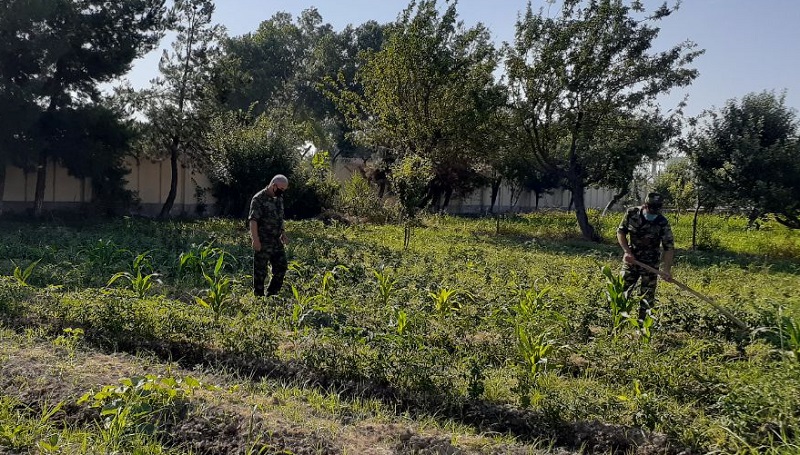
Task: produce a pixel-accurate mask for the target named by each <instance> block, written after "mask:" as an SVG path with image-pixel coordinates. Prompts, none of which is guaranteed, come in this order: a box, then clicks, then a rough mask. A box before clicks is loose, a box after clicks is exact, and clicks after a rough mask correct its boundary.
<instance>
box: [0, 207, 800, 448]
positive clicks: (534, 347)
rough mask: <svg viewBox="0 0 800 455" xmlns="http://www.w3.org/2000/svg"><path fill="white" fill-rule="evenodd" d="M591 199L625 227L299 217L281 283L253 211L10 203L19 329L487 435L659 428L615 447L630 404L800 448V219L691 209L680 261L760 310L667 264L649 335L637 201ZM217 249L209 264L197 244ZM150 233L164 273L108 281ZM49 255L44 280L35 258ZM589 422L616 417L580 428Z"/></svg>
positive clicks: (715, 430) (632, 418) (721, 440)
mask: <svg viewBox="0 0 800 455" xmlns="http://www.w3.org/2000/svg"><path fill="white" fill-rule="evenodd" d="M591 218H592V219H593V220H594V221H595V223H596V224H597V226H598V228H599V231H600V233H601V235H602V236H603V238H605V239H610V240H608V241H607V243H602V244H593V243H588V242H585V241H583V240H581V239H580V236H579V232H578V231H577V228H576V226H575V221H574V218H573V217H572V215H569V214H563V213H558V212H553V213H537V214H532V215H525V216H518V217H506V218H503V219H501V220H500V224H499V230H498V224H497V223H496V220H494V219H465V218H454V217H430V218H427V219H425V220H424V227H421V228H417V229H415V230H414V233H413V237H412V239H411V244H410V248H409V249H408V250H406V251H404V250H403V236H404V233H403V227H402V226H393V225H384V226H375V225H365V226H351V227H346V226H337V227H328V228H326V227H323V226H322V225H321V224H320V223H317V222H289V223H288V224H287V225H288V229H289V234H290V237H291V238H292V239H293V242H292V243H291V244H290V246H289V250H288V253H289V259H290V271H289V273H288V274H287V279H286V286H285V288H284V289H283V291H282V294H281V296H279V297H278V298H272V299H269V300H267V301H263V300H256V299H255V298H254V297H252V296H251V293H250V289H249V283H250V277H249V274H250V273H251V271H250V267H251V265H250V264H251V262H250V261H251V258H250V250H249V241H248V234H247V232H246V230H245V228H244V223H242V222H241V221H228V220H206V221H194V222H166V223H157V222H153V221H146V220H132V219H122V220H115V221H108V222H105V223H91V224H89V223H87V224H83V225H62V224H57V223H48V224H26V223H18V222H17V223H14V222H0V231H2V232H3V233H4V235H3V236H2V240H0V258H2V259H0V275H4V276H6V278H0V313H1V314H2V315H3V320H4V325H5V326H6V327H9V328H11V329H13V330H15V331H17V332H19V333H24V332H25V331H26V330H29V331H31V330H35V331H40V332H42V333H44V334H46V336H49V337H52V338H53V339H56V338H57V337H59V336H60V337H61V340H62V341H61V343H62V346H60V347H59V349H62V350H64V349H67V350H68V349H69V347H70V346H71V344H70V343H71V342H74V341H75V340H73V339H72V338H74V337H75V336H76V335H75V333H77V332H64V330H63V329H65V328H76V329H77V328H80V329H82V330H83V333H82V334H81V335H80V337H81V339H80V344H81V345H85V346H86V347H87V349H103V350H112V351H113V350H122V351H127V352H132V353H135V352H137V351H141V350H146V351H148V352H151V353H153V354H154V355H155V356H156V357H157V358H162V359H165V360H169V359H180V362H181V363H182V365H184V366H187V367H191V366H192V365H195V364H204V365H207V366H208V367H209V368H212V369H220V370H221V371H222V370H224V371H231V372H233V373H234V374H236V375H241V376H243V377H246V378H249V380H252V381H254V382H253V385H252V390H254V393H266V391H267V390H269V389H270V387H275V386H263V385H262V386H258V384H259V383H261V382H260V381H278V383H283V384H287V385H288V387H289V389H286V390H284V391H282V392H280V393H279V394H278V396H279V397H285V396H288V394H290V393H294V392H290V390H296V388H297V387H300V388H301V389H303V390H306V392H303V393H304V394H305V395H306V398H305V399H306V400H307V402H308V404H309V406H310V407H311V408H312V409H314V410H316V411H315V412H319V413H321V414H320V415H324V416H327V417H329V418H333V419H342V418H345V419H352V418H355V419H356V420H364V419H379V420H381V421H383V420H391V419H392V418H397V416H401V415H408V416H410V417H411V418H412V419H415V420H416V421H417V422H419V423H420V424H421V423H422V422H426V421H429V420H430V419H432V420H433V421H435V422H438V424H437V425H439V426H440V428H441V429H443V430H442V431H444V430H446V429H447V428H448V426H452V428H454V430H452V431H453V432H454V433H453V434H455V436H458V435H461V436H462V437H464V438H467V439H469V438H474V435H475V434H482V433H490V434H495V433H499V434H502V435H506V436H505V437H507V438H511V439H509V440H507V441H517V442H516V443H520V444H523V443H524V444H531V445H532V446H536V447H542V444H543V441H544V446H545V447H546V446H547V445H550V444H553V445H555V446H562V447H567V448H571V449H575V450H577V449H579V448H580V447H586V448H587V449H590V450H595V451H604V450H611V449H617V450H628V449H631V447H633V445H635V444H637V443H641V442H642V441H633V440H629V441H628V442H624V443H618V445H617V446H613V447H606V446H604V445H603V444H604V442H603V441H604V440H607V439H609V438H607V437H604V434H606V433H607V432H611V431H615V430H613V428H616V427H615V425H616V426H622V428H626V427H635V428H642V429H644V430H645V432H646V434H664V435H666V436H667V437H668V441H669V442H668V443H669V444H671V445H672V446H676V447H688V448H692V449H694V450H696V451H700V452H706V451H718V452H722V453H751V452H755V451H772V452H774V453H780V452H781V451H792V450H794V449H795V448H797V446H798V444H800V435H798V434H797V432H796V431H797V430H796V428H800V401H799V400H797V399H796V396H797V390H800V375H799V374H798V373H800V362H799V361H798V360H800V359H798V358H797V357H796V356H797V352H800V351H798V350H797V349H798V347H797V346H794V344H796V343H797V341H796V337H795V338H792V337H791V336H790V334H789V333H788V332H786V330H784V329H786V328H790V327H792V326H791V324H789V325H787V324H786V323H784V322H782V321H787V320H788V321H791V322H792V323H793V324H794V326H795V327H796V326H798V321H800V297H798V294H797V293H796V290H797V289H800V233H797V232H793V231H789V230H786V229H785V228H783V227H781V226H779V225H777V224H774V223H766V224H764V225H762V226H761V228H760V229H759V230H747V229H746V220H744V219H742V218H737V217H728V218H723V217H717V216H703V217H701V220H700V225H701V232H702V233H703V234H702V238H703V241H704V243H703V246H704V247H707V248H709V249H704V250H700V251H689V250H688V247H689V246H690V244H691V217H689V216H686V215H684V216H681V217H679V219H678V220H677V222H676V220H675V219H674V218H671V220H672V221H673V230H674V232H675V235H676V245H677V247H678V249H679V251H678V254H677V258H676V265H675V268H674V269H673V275H674V276H675V278H676V279H678V280H680V281H682V282H684V283H686V284H688V285H689V286H691V287H692V288H694V289H696V290H698V291H699V292H701V293H703V294H706V295H709V296H711V297H712V298H713V299H714V300H715V301H716V302H717V303H718V304H719V305H721V306H723V307H725V308H727V309H728V310H730V311H732V312H733V313H734V314H735V315H736V316H737V317H738V318H740V319H742V320H743V321H745V322H746V323H747V324H748V326H749V327H750V328H751V331H750V333H745V334H743V333H741V332H739V331H737V330H736V328H735V327H732V326H731V325H730V324H729V323H728V321H727V320H726V319H725V318H724V317H723V316H722V315H720V314H719V313H717V312H716V311H715V310H714V308H712V307H711V306H709V305H708V304H706V303H704V302H702V301H700V300H698V299H696V298H694V297H692V296H691V295H687V294H684V293H682V292H681V291H680V290H679V289H677V288H676V287H672V286H670V285H668V284H666V283H660V284H659V290H658V295H659V302H658V304H657V305H656V307H655V308H654V317H655V324H654V326H653V327H652V328H651V331H652V333H651V334H650V335H651V339H650V340H649V342H648V341H647V337H642V336H641V334H640V333H639V332H637V330H636V327H634V326H632V325H625V324H622V325H619V326H618V327H617V330H615V324H614V319H613V316H612V312H611V309H610V308H609V307H608V304H607V303H606V295H605V292H606V281H605V278H604V277H603V275H602V273H601V267H602V266H610V267H611V268H612V270H618V268H619V260H620V252H619V247H618V246H616V245H615V243H613V242H612V240H613V239H614V230H615V228H616V224H617V223H618V221H619V220H618V218H619V215H618V214H614V215H611V216H609V217H606V218H605V219H600V218H599V215H598V214H596V213H592V214H591ZM498 231H499V232H498ZM203 251H205V252H206V253H207V254H206V256H204V259H203V260H204V261H206V262H208V264H209V265H208V266H201V265H197V264H200V262H196V264H195V266H191V267H190V266H187V265H186V264H188V263H187V262H186V260H185V258H186V257H188V256H189V255H195V256H196V257H198V258H199V257H200V255H201V253H202V252H203ZM145 252H149V253H148V256H147V258H148V261H149V264H148V268H147V269H146V270H144V272H143V273H145V274H149V273H157V274H158V277H159V278H160V282H155V281H154V282H152V286H151V287H150V288H148V290H147V292H140V291H141V289H138V288H136V289H132V287H131V286H130V283H127V284H126V283H123V280H119V281H118V282H116V283H112V284H111V285H107V283H108V282H109V280H110V278H111V277H113V276H114V275H115V274H120V273H123V272H129V271H130V269H131V263H133V260H134V259H135V258H137V257H138V256H139V255H141V254H143V253H145ZM223 253H224V261H220V262H215V261H216V260H217V258H219V257H222V254H223ZM181 255H183V257H184V265H183V266H182V265H181V260H180V257H181ZM40 259H41V261H40V262H39V263H38V264H37V265H36V267H35V268H33V269H32V270H31V272H30V274H29V275H28V276H27V277H26V279H25V284H27V285H23V284H22V283H19V282H18V280H15V279H14V278H13V275H14V274H13V272H14V270H15V267H17V266H19V265H26V264H30V263H32V262H33V261H36V260H40ZM15 264H17V265H15ZM217 264H218V265H219V268H218V269H217V270H216V271H215V272H214V273H213V275H214V276H215V277H217V278H219V279H223V278H224V279H230V280H231V281H230V287H229V289H228V290H227V291H226V295H225V299H224V304H222V305H217V306H214V307H213V308H206V307H204V306H201V305H198V304H197V303H196V298H198V297H200V298H205V299H207V298H208V296H209V295H210V294H209V287H208V286H209V284H208V280H207V279H204V277H203V271H204V270H205V272H206V275H207V276H211V274H212V271H213V270H214V267H215V265H217ZM139 265H142V264H141V261H140V264H139ZM208 267H210V268H208ZM134 272H138V270H136V271H134ZM132 276H133V275H132ZM212 281H213V280H212ZM293 288H294V289H293ZM293 291H294V293H293ZM779 326H780V327H782V329H779ZM71 337H72V338H71ZM521 340H524V342H523V341H521ZM65 346H66V347H65ZM72 349H74V348H72ZM292 388H295V389H292ZM272 393H276V392H274V391H273V392H272ZM281 400H283V398H279V401H281ZM0 416H2V414H0ZM298 416H300V417H302V416H303V414H302V413H301V414H298ZM354 416H355V417H354ZM31 418H33V417H31ZM2 421H4V420H2V417H0V422H2ZM581 422H592V425H593V426H592V428H593V431H594V436H590V437H588V438H587V439H586V440H584V441H569V437H568V436H567V435H568V434H570V432H573V433H574V432H575V431H576V430H575V429H576V428H577V426H578V425H581ZM467 428H469V429H472V430H470V431H471V432H473V433H472V434H470V431H468V430H467ZM447 431H450V430H447ZM590 433H591V432H590ZM455 436H454V437H455ZM606 436H607V434H606ZM455 439H458V437H455ZM623 439H624V438H623ZM473 443H474V441H472V442H469V443H466V442H465V443H464V444H465V447H466V446H470V444H473ZM626 444H628V445H626Z"/></svg>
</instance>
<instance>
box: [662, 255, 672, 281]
mask: <svg viewBox="0 0 800 455" xmlns="http://www.w3.org/2000/svg"><path fill="white" fill-rule="evenodd" d="M663 259H664V264H663V265H662V267H661V268H662V270H661V271H662V272H664V273H666V274H667V275H669V276H670V279H672V261H673V260H674V259H675V250H667V251H664V256H663ZM664 279H666V277H664ZM667 281H669V280H667Z"/></svg>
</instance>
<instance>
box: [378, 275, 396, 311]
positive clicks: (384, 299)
mask: <svg viewBox="0 0 800 455" xmlns="http://www.w3.org/2000/svg"><path fill="white" fill-rule="evenodd" d="M372 274H373V275H375V278H376V279H377V280H378V297H379V298H380V301H381V304H382V305H383V306H387V305H388V304H389V300H390V299H391V298H392V294H394V289H395V288H394V286H395V285H396V284H397V280H395V279H394V278H392V277H391V275H389V272H388V271H384V272H381V271H378V270H373V271H372Z"/></svg>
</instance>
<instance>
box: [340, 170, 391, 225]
mask: <svg viewBox="0 0 800 455" xmlns="http://www.w3.org/2000/svg"><path fill="white" fill-rule="evenodd" d="M336 208H337V209H338V210H340V211H341V212H343V213H346V214H347V215H352V216H354V217H357V218H362V219H365V220H367V221H370V222H373V223H385V222H386V221H387V220H388V219H389V213H388V210H387V209H386V208H385V207H384V204H383V201H382V200H381V198H379V197H378V194H377V192H376V191H375V189H374V188H373V187H372V185H370V183H369V181H367V179H366V178H364V176H363V175H361V174H360V173H358V172H356V173H355V174H353V175H352V176H351V177H350V178H349V179H348V180H347V181H345V182H344V185H343V186H342V188H341V190H340V192H339V199H338V201H337V207H336Z"/></svg>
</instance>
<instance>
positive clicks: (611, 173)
mask: <svg viewBox="0 0 800 455" xmlns="http://www.w3.org/2000/svg"><path fill="white" fill-rule="evenodd" d="M681 116H682V112H681V110H677V111H676V112H674V113H673V114H672V115H670V116H668V117H664V116H662V115H661V113H660V112H659V110H658V109H653V110H651V111H644V112H636V113H634V114H633V115H631V114H630V113H627V112H623V113H620V114H619V117H618V118H616V119H615V125H616V126H617V128H616V129H615V131H614V132H613V134H604V135H601V136H600V137H599V138H598V144H597V145H596V149H598V150H600V151H602V152H601V153H598V154H597V155H596V156H595V157H593V158H595V159H591V160H587V161H591V164H590V165H589V166H590V168H591V169H592V171H591V172H590V174H592V175H594V176H596V177H595V178H593V179H592V180H591V183H592V184H596V185H598V186H602V187H606V188H613V189H616V190H617V191H618V192H617V193H616V194H615V195H614V196H613V197H612V198H611V200H610V201H609V202H608V204H607V205H606V207H605V209H604V210H603V213H604V214H605V212H606V211H607V210H608V209H610V208H611V207H612V206H614V205H615V204H617V203H618V202H619V201H620V200H622V198H624V197H625V196H627V195H628V194H629V193H630V191H631V186H632V185H633V183H634V180H635V178H636V171H637V169H640V168H641V167H642V166H646V165H647V164H652V163H656V162H658V161H661V160H663V159H665V158H666V154H667V151H666V150H667V149H666V145H667V143H668V142H670V140H671V139H673V138H675V137H677V136H678V134H679V133H680V125H681V122H680V120H681Z"/></svg>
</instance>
